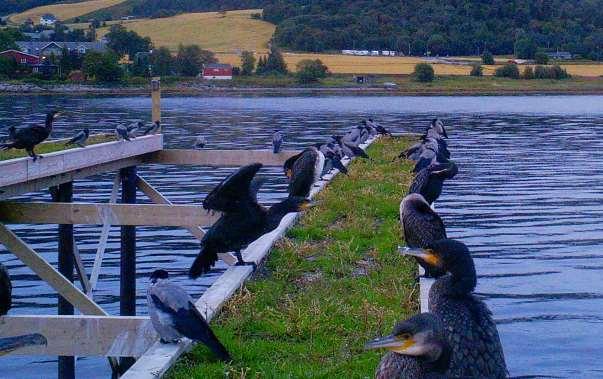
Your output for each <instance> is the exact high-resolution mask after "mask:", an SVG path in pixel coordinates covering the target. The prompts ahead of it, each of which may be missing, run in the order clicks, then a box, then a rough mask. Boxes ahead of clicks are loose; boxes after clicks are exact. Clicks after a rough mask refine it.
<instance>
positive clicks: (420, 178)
mask: <svg viewBox="0 0 603 379" xmlns="http://www.w3.org/2000/svg"><path fill="white" fill-rule="evenodd" d="M458 172H459V169H458V167H457V166H456V164H455V163H454V162H453V161H448V163H437V164H435V165H431V166H428V167H426V168H424V169H422V170H421V171H419V173H418V174H417V175H416V176H415V178H414V179H413V182H412V183H411V185H410V189H409V190H408V193H418V194H421V195H422V196H423V198H425V200H426V201H427V203H429V205H431V204H432V203H433V202H434V201H436V199H437V198H438V197H440V194H441V193H442V187H443V185H444V180H447V179H452V178H454V176H455V175H456V174H457V173H458Z"/></svg>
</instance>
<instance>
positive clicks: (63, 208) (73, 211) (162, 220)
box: [0, 202, 219, 226]
mask: <svg viewBox="0 0 603 379" xmlns="http://www.w3.org/2000/svg"><path fill="white" fill-rule="evenodd" d="M218 218H219V216H218V215H211V214H209V213H207V211H206V210H205V209H203V207H202V206H200V205H156V204H90V203H43V202H31V203H17V202H0V222H4V223H10V224H87V225H100V224H104V223H109V224H111V225H134V226H198V225H201V226H206V225H212V224H213V223H214V222H215V221H217V220H218Z"/></svg>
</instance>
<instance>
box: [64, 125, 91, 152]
mask: <svg viewBox="0 0 603 379" xmlns="http://www.w3.org/2000/svg"><path fill="white" fill-rule="evenodd" d="M88 137H90V130H89V129H88V128H85V129H84V130H80V131H79V132H77V134H76V135H75V136H73V138H72V139H70V140H69V141H67V143H66V144H65V146H70V145H78V146H79V147H86V141H87V140H88Z"/></svg>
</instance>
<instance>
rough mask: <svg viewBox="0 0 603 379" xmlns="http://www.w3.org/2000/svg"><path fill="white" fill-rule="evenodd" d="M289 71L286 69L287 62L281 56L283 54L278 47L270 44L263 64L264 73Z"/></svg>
mask: <svg viewBox="0 0 603 379" xmlns="http://www.w3.org/2000/svg"><path fill="white" fill-rule="evenodd" d="M288 72H289V70H288V69H287V63H285V59H284V58H283V54H282V53H281V51H280V50H279V49H277V48H276V47H274V46H272V47H271V48H270V53H268V58H266V64H265V65H264V70H263V73H264V74H282V75H286V74H287V73H288Z"/></svg>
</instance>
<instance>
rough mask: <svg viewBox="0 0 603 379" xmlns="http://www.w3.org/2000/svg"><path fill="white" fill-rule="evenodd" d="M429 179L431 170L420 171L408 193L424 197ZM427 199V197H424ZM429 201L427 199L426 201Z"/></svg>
mask: <svg viewBox="0 0 603 379" xmlns="http://www.w3.org/2000/svg"><path fill="white" fill-rule="evenodd" d="M428 179H429V169H426V168H425V169H423V170H421V171H419V173H418V174H417V175H416V176H415V178H414V179H413V181H412V183H411V184H410V187H409V189H408V193H418V194H421V195H423V190H424V188H425V186H426V185H427V180H428ZM423 197H425V196H423ZM426 200H427V199H426Z"/></svg>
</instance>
